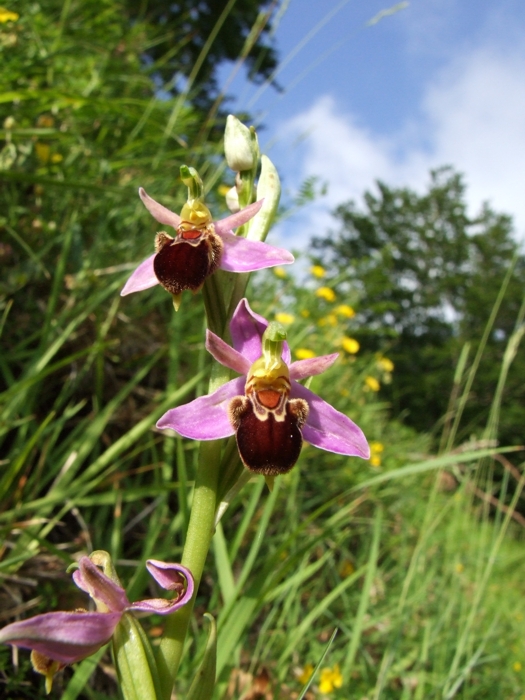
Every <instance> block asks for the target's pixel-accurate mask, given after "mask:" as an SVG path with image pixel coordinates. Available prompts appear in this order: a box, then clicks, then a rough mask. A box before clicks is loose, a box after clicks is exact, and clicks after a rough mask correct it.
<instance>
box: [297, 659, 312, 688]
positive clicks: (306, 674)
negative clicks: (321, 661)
mask: <svg viewBox="0 0 525 700" xmlns="http://www.w3.org/2000/svg"><path fill="white" fill-rule="evenodd" d="M313 672H314V667H313V666H312V664H305V666H303V669H302V671H301V673H300V674H299V675H298V676H297V680H298V681H299V683H301V685H306V684H307V683H308V681H309V680H310V678H311V677H312V673H313Z"/></svg>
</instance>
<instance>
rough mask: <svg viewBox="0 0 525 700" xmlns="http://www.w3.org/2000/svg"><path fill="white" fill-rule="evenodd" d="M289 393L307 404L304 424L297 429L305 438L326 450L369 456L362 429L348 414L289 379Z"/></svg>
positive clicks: (364, 457) (365, 457) (363, 456)
mask: <svg viewBox="0 0 525 700" xmlns="http://www.w3.org/2000/svg"><path fill="white" fill-rule="evenodd" d="M290 396H291V397H292V398H301V399H305V400H306V401H307V402H308V405H309V407H310V412H309V414H308V418H307V420H306V424H305V425H304V427H303V428H302V431H301V432H302V434H303V437H304V439H305V440H307V441H308V442H310V443H311V444H312V445H315V446H316V447H320V448H321V449H322V450H328V452H336V453H337V454H342V455H352V456H356V457H362V458H363V459H368V458H369V457H370V448H369V447H368V443H367V441H366V438H365V436H364V434H363V431H362V430H361V428H359V427H358V426H357V425H356V424H355V423H353V422H352V421H351V420H350V418H348V417H347V416H345V415H344V414H343V413H340V412H339V411H336V409H335V408H334V407H333V406H330V404H329V403H326V401H323V399H321V398H320V397H319V396H317V394H314V393H313V392H312V391H310V390H309V389H306V388H305V387H304V386H302V385H301V384H298V383H297V382H292V391H291V393H290Z"/></svg>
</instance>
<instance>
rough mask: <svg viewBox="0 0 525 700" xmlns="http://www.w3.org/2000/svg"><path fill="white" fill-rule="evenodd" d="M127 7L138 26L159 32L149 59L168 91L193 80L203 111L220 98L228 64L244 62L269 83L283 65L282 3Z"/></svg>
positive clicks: (188, 1) (224, 0) (184, 0)
mask: <svg viewBox="0 0 525 700" xmlns="http://www.w3.org/2000/svg"><path fill="white" fill-rule="evenodd" d="M124 4H125V7H126V10H127V12H128V13H129V16H130V18H132V19H133V20H134V21H136V20H139V21H141V22H146V23H147V24H148V25H149V26H150V27H156V36H155V39H154V41H152V42H151V43H150V45H149V46H148V47H147V48H146V49H145V57H146V58H147V61H148V63H151V65H153V66H154V68H155V74H156V75H157V76H158V77H160V78H162V81H163V87H164V89H165V90H168V91H169V92H171V93H173V94H177V93H180V92H182V91H184V90H185V89H187V87H188V79H191V81H192V83H191V85H190V86H189V87H190V94H191V96H192V101H193V103H194V104H196V105H198V106H199V107H201V108H202V109H203V110H207V109H208V108H209V106H210V104H211V102H212V101H213V100H214V99H215V98H216V97H217V93H218V86H217V67H218V66H219V65H220V64H221V63H222V62H223V61H236V60H237V59H238V58H242V59H244V61H245V65H246V67H247V69H248V77H249V78H250V79H251V80H254V81H262V80H265V79H266V78H268V77H269V76H270V75H271V74H272V72H273V70H274V69H275V67H276V66H277V56H276V52H275V49H274V48H273V46H272V44H271V39H270V37H271V29H272V25H271V17H272V14H273V12H274V10H275V8H276V7H277V6H278V4H279V2H278V0H235V1H234V2H232V1H231V0H204V1H203V2H198V3H196V2H193V0H179V1H178V2H169V1H168V0H160V1H159V0H142V1H141V2H136V0H124ZM210 37H213V41H212V42H211V43H210V42H209V40H210Z"/></svg>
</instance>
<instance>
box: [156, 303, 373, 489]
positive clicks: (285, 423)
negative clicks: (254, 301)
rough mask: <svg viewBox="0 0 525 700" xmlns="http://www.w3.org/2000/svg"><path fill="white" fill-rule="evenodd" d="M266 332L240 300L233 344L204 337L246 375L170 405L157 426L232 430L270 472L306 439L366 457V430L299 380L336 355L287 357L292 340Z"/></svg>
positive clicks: (243, 449) (289, 461) (258, 468)
mask: <svg viewBox="0 0 525 700" xmlns="http://www.w3.org/2000/svg"><path fill="white" fill-rule="evenodd" d="M267 329H268V321H266V319H264V318H263V317H262V316H259V315H258V314H255V313H254V312H253V311H252V310H251V309H250V307H249V305H248V302H247V300H246V299H242V300H241V302H240V303H239V305H238V307H237V309H236V310H235V313H234V315H233V318H232V321H231V324H230V332H231V337H232V340H233V347H230V346H229V345H228V344H227V343H225V342H224V341H223V340H221V339H220V338H219V337H218V336H216V335H215V334H214V333H212V332H211V331H208V332H207V336H206V348H207V350H208V352H210V353H211V354H212V355H213V357H214V358H215V359H216V360H217V361H218V362H220V363H221V364H222V365H224V366H225V367H229V368H230V369H233V370H234V371H235V372H238V373H239V374H240V375H242V376H240V377H238V378H237V379H232V380H231V381H229V382H227V383H226V384H224V385H223V386H221V387H220V388H219V389H217V391H215V392H213V394H209V395H207V396H201V397H199V398H198V399H195V400H194V401H192V402H191V403H189V404H186V405H184V406H178V407H177V408H172V409H171V410H170V411H168V412H167V413H165V414H164V416H162V418H161V419H160V420H159V422H158V423H157V427H159V428H171V429H172V430H175V431H176V432H178V433H179V434H180V435H183V436H184V437H188V438H192V439H194V440H215V439H217V438H225V437H228V436H230V435H234V434H235V435H236V438H237V445H238V448H239V453H240V455H241V459H242V460H243V462H244V464H245V466H246V467H248V469H251V470H252V471H254V472H257V473H262V474H266V475H270V476H271V475H275V474H282V473H284V472H287V471H289V470H290V469H291V468H292V467H293V465H294V464H295V462H296V461H297V459H298V457H299V452H300V449H301V445H302V440H303V438H304V439H305V440H307V441H308V442H310V443H311V444H312V445H315V446H316V447H319V448H321V449H322V450H328V451H329V452H336V453H338V454H343V455H354V456H358V457H362V458H363V459H368V458H369V456H370V448H369V446H368V443H367V440H366V438H365V436H364V434H363V432H362V430H361V429H360V428H359V427H358V426H357V425H356V424H355V423H353V422H352V421H351V420H350V418H348V417H347V416H345V415H344V414H342V413H340V412H339V411H337V410H336V409H335V408H333V406H330V404H328V403H326V401H323V399H321V398H320V397H319V396H317V395H316V394H314V393H313V392H312V391H310V390H309V389H306V387H304V386H303V385H302V384H300V383H299V380H301V379H305V378H306V377H311V376H314V375H316V374H321V373H322V372H324V371H325V370H326V369H328V367H330V366H331V365H332V364H333V363H334V362H335V360H336V359H337V357H338V354H337V353H335V354H333V355H323V356H321V357H313V358H310V359H305V360H299V361H297V362H290V360H291V357H290V349H289V347H288V344H287V343H286V342H283V341H279V340H275V338H274V339H272V338H271V337H270V336H268V333H267V332H266V331H267ZM276 337H277V336H276Z"/></svg>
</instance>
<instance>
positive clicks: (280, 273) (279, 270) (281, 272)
mask: <svg viewBox="0 0 525 700" xmlns="http://www.w3.org/2000/svg"><path fill="white" fill-rule="evenodd" d="M273 274H274V275H275V276H276V277H279V278H280V279H282V280H283V279H285V277H286V270H285V269H284V267H274V268H273Z"/></svg>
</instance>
